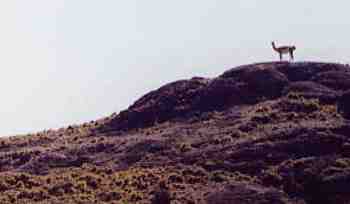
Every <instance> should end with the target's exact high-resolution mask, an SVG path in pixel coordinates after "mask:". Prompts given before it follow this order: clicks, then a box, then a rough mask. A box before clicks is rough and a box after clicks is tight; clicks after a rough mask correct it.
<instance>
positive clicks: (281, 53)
mask: <svg viewBox="0 0 350 204" xmlns="http://www.w3.org/2000/svg"><path fill="white" fill-rule="evenodd" d="M279 54H280V61H282V52H280V53H279Z"/></svg>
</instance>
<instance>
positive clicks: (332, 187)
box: [0, 62, 350, 204]
mask: <svg viewBox="0 0 350 204" xmlns="http://www.w3.org/2000/svg"><path fill="white" fill-rule="evenodd" d="M349 102H350V69H349V67H348V66H345V65H341V64H331V63H316V62H298V63H288V62H268V63H259V64H251V65H244V66H240V67H236V68H232V69H230V70H228V71H226V72H225V73H223V74H222V75H220V76H218V77H216V78H212V79H207V78H200V77H196V78H192V79H189V80H181V81H176V82H174V83H170V84H167V85H165V86H163V87H161V88H159V89H157V90H155V91H152V92H150V93H148V94H146V95H145V96H143V97H142V98H140V99H139V100H137V101H136V102H135V103H134V104H133V105H131V106H130V107H129V108H128V109H127V110H125V111H122V112H121V113H119V114H113V115H111V116H109V117H106V118H103V119H100V120H97V121H91V122H89V123H85V124H82V125H73V126H69V127H67V128H61V129H58V130H46V131H43V132H40V133H37V134H32V135H26V136H15V137H9V138H1V139H0V192H1V193H0V203H14V202H17V203H167V200H168V199H170V200H171V203H189V204H190V203H191V204H192V203H207V204H225V203H247V204H248V203H249V204H250V203H255V204H267V203H281V204H287V203H293V204H294V203H300V204H302V203H307V204H316V203H317V204H319V203H337V204H339V203H350V158H349V156H350V137H349V136H350V122H349V120H348V119H349V118H350V106H349V105H348V104H349ZM162 199H163V200H162Z"/></svg>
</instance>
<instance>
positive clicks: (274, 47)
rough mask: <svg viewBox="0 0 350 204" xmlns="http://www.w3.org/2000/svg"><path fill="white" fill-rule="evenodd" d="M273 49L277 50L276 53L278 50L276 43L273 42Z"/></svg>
mask: <svg viewBox="0 0 350 204" xmlns="http://www.w3.org/2000/svg"><path fill="white" fill-rule="evenodd" d="M272 48H273V49H274V50H276V51H277V50H278V49H277V47H276V44H275V42H272Z"/></svg>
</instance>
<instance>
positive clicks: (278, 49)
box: [271, 42, 296, 60]
mask: <svg viewBox="0 0 350 204" xmlns="http://www.w3.org/2000/svg"><path fill="white" fill-rule="evenodd" d="M271 44H272V48H273V50H274V51H276V52H278V54H279V55H280V60H282V58H283V54H288V53H289V57H290V59H291V60H294V53H293V52H294V50H296V47H295V46H294V45H293V46H280V47H276V44H275V42H272V43H271Z"/></svg>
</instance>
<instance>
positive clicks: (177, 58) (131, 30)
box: [0, 0, 350, 135]
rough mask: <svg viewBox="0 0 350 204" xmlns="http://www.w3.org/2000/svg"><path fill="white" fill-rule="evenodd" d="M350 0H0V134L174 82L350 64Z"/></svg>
mask: <svg viewBox="0 0 350 204" xmlns="http://www.w3.org/2000/svg"><path fill="white" fill-rule="evenodd" d="M349 8H350V3H349V1H345V0H334V1H319V0H308V1H305V0H293V1H280V0H264V1H262V0H234V1H225V0H221V1H219V0H177V1H170V0H148V1H144V0H127V1H121V0H99V1H97V0H50V1H47V0H30V1H26V0H7V1H1V2H0V25H1V32H0V83H1V85H0V93H1V99H0V124H1V125H0V135H13V134H18V133H27V132H33V131H39V130H43V129H48V128H57V127H61V126H65V125H68V124H76V123H81V122H85V121H90V120H93V119H97V118H101V117H103V116H107V115H110V114H111V113H112V112H119V111H120V110H122V109H125V108H127V107H128V106H129V105H131V103H132V102H134V101H135V100H136V99H137V98H139V97H140V96H142V95H143V94H145V93H147V92H148V91H150V90H153V89H156V88H159V87H160V86H161V85H164V84H165V83H167V82H170V81H174V80H178V79H183V78H191V77H193V76H205V77H213V76H216V75H218V74H220V73H222V72H223V71H224V70H226V69H228V68H230V67H234V66H237V65H241V64H247V63H253V62H260V61H269V60H274V59H277V55H275V54H274V53H273V52H272V49H271V47H270V41H271V40H276V41H277V43H278V44H288V43H294V44H295V45H296V46H297V50H296V60H321V61H334V62H344V63H348V62H349V59H350V58H349V54H350V38H349V36H350V25H349V24H350V23H349V19H350V18H349Z"/></svg>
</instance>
